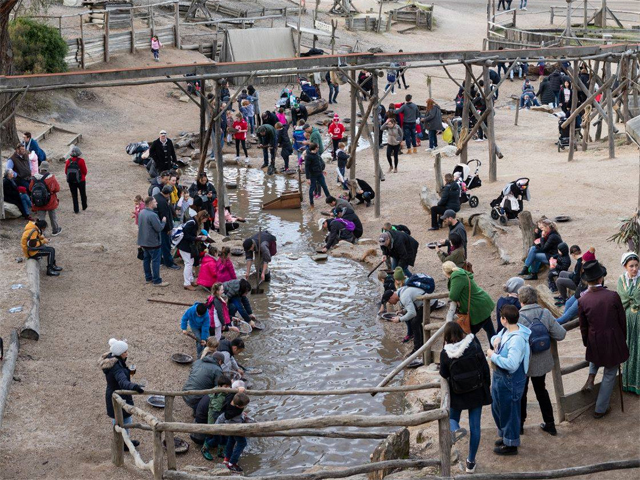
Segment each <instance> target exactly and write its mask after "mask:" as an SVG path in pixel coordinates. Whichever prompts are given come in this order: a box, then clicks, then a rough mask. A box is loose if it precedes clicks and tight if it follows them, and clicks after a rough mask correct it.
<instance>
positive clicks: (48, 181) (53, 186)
mask: <svg viewBox="0 0 640 480" xmlns="http://www.w3.org/2000/svg"><path fill="white" fill-rule="evenodd" d="M37 175H38V176H40V174H39V173H38V174H37ZM34 183H35V182H34V180H33V178H32V179H31V183H30V184H29V191H31V190H33V184H34ZM44 184H45V185H46V186H47V189H48V190H49V193H50V194H51V197H50V198H49V203H47V204H46V205H45V206H44V207H36V206H35V205H33V206H32V207H31V210H33V211H34V212H38V211H40V210H43V211H46V212H48V211H49V210H55V209H56V208H58V204H59V203H60V202H59V201H58V195H57V193H58V192H59V191H60V184H59V183H58V180H56V177H55V176H54V175H53V173H49V174H48V175H47V177H46V178H45V179H44Z"/></svg>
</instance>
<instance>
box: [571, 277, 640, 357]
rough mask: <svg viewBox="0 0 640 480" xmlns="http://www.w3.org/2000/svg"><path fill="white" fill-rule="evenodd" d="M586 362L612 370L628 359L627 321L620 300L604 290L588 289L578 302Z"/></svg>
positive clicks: (612, 292)
mask: <svg viewBox="0 0 640 480" xmlns="http://www.w3.org/2000/svg"><path fill="white" fill-rule="evenodd" d="M578 317H579V318H580V333H582V343H583V344H584V346H585V347H587V353H586V355H585V360H587V361H589V362H593V363H594V364H595V365H596V366H597V367H607V368H611V367H614V366H616V365H618V364H620V363H623V362H625V361H626V360H627V358H629V349H628V347H627V317H626V315H625V311H624V307H623V306H622V301H621V300H620V296H619V295H618V294H617V293H616V292H615V291H612V290H607V289H606V288H604V287H598V288H594V289H590V290H589V293H587V294H586V295H584V296H583V297H581V298H580V300H578Z"/></svg>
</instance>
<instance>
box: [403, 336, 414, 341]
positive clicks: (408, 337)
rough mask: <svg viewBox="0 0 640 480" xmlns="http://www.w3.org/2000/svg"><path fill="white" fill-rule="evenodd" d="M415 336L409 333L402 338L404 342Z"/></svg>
mask: <svg viewBox="0 0 640 480" xmlns="http://www.w3.org/2000/svg"><path fill="white" fill-rule="evenodd" d="M412 338H413V335H407V336H405V337H404V338H403V339H402V343H407V342H408V341H410V340H411V339H412Z"/></svg>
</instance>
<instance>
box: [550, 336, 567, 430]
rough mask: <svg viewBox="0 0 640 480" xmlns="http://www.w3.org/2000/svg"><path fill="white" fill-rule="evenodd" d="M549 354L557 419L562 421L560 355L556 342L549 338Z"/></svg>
mask: <svg viewBox="0 0 640 480" xmlns="http://www.w3.org/2000/svg"><path fill="white" fill-rule="evenodd" d="M551 356H552V357H553V368H552V370H551V378H552V379H553V390H554V392H555V395H556V405H557V408H558V417H557V418H558V421H559V422H564V421H565V416H566V412H565V410H564V384H563V383H562V372H561V371H560V357H559V356H558V343H557V342H556V341H555V340H551Z"/></svg>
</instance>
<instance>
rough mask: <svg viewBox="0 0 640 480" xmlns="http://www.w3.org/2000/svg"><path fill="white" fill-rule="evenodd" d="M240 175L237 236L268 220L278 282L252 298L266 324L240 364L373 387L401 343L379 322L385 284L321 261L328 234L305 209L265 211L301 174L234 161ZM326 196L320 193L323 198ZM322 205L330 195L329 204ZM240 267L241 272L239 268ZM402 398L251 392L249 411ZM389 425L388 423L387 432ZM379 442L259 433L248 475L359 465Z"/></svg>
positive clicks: (329, 409)
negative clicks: (317, 256)
mask: <svg viewBox="0 0 640 480" xmlns="http://www.w3.org/2000/svg"><path fill="white" fill-rule="evenodd" d="M225 178H226V180H227V182H228V181H232V182H237V185H238V188H237V190H228V197H229V201H230V204H231V211H232V212H233V214H234V215H238V216H242V217H245V218H246V219H247V223H246V224H244V225H242V226H241V228H240V232H233V233H232V234H231V236H232V237H234V238H238V237H239V236H241V237H243V238H246V237H247V236H249V235H252V234H254V233H255V232H257V230H258V228H259V227H261V228H262V229H263V230H269V231H270V232H271V233H272V234H274V235H275V236H276V237H277V239H278V254H277V255H276V256H275V257H274V260H273V262H272V265H271V270H272V281H271V283H270V284H266V285H265V294H264V295H252V297H251V303H252V305H253V307H254V313H255V314H256V316H257V318H258V319H260V320H262V321H263V322H264V323H265V324H266V326H267V328H266V329H265V330H264V331H263V332H257V333H254V334H252V335H251V336H250V337H249V338H248V339H247V350H246V351H245V353H243V354H242V356H241V358H240V360H241V363H243V364H245V365H248V366H251V367H256V368H261V369H263V374H261V375H257V376H254V377H253V381H254V384H255V385H254V388H259V389H262V388H269V389H279V390H286V389H343V388H348V387H366V386H374V385H376V384H377V383H378V382H379V381H380V380H381V379H382V378H383V377H384V376H385V375H386V374H387V373H388V372H389V371H390V370H391V369H392V365H393V364H394V363H395V362H396V361H397V359H398V358H399V357H400V355H401V354H400V351H399V350H398V345H399V344H398V342H396V341H392V340H390V339H388V338H385V335H384V330H383V328H382V324H381V323H380V321H379V320H377V319H376V310H377V298H378V295H379V291H378V289H377V288H376V285H375V284H374V282H373V281H372V280H370V279H367V278H366V275H367V273H368V272H367V270H366V269H365V267H364V266H363V265H361V264H359V263H357V262H354V261H351V260H347V259H343V258H333V257H329V259H328V260H327V261H325V262H321V263H316V262H315V261H313V260H312V259H311V254H313V245H314V243H316V242H320V241H322V239H323V235H322V234H320V233H319V232H318V230H317V224H316V223H315V222H311V219H310V216H309V214H308V213H303V211H302V210H279V211H278V210H273V211H263V210H262V209H261V206H262V203H263V201H268V200H271V199H273V198H275V197H276V196H277V195H279V194H280V193H281V192H283V191H285V190H296V189H297V187H298V181H297V178H288V177H286V176H283V175H274V176H271V177H266V176H265V175H264V173H263V172H262V171H261V170H259V169H245V168H227V169H225ZM321 200H323V199H321ZM322 203H324V202H322ZM238 273H239V274H240V273H241V272H238ZM401 402H402V397H401V395H399V394H392V395H389V394H388V395H377V396H376V397H371V395H368V394H366V395H357V396H353V395H352V396H328V397H252V398H251V404H250V405H249V408H248V412H249V414H250V415H251V416H252V417H254V418H255V419H256V420H258V421H260V420H276V419H278V420H280V419H288V418H299V417H312V416H322V415H327V414H366V415H371V416H376V415H382V414H389V413H394V414H397V413H400V412H401ZM387 430H388V429H387ZM378 442H379V440H364V439H362V440H350V439H349V440H347V439H333V438H315V437H272V438H266V437H265V438H252V439H250V440H249V447H248V449H247V450H246V451H245V454H244V455H243V459H242V461H241V465H242V466H243V468H244V469H245V471H246V472H247V473H253V474H262V475H265V474H273V473H276V472H289V473H292V472H301V471H303V470H304V469H305V468H308V467H311V466H313V465H315V464H317V463H321V464H323V465H340V466H344V465H347V464H351V465H354V464H359V463H365V462H368V461H369V455H370V453H371V452H372V451H373V449H374V448H375V446H376V445H377V443H378Z"/></svg>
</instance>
